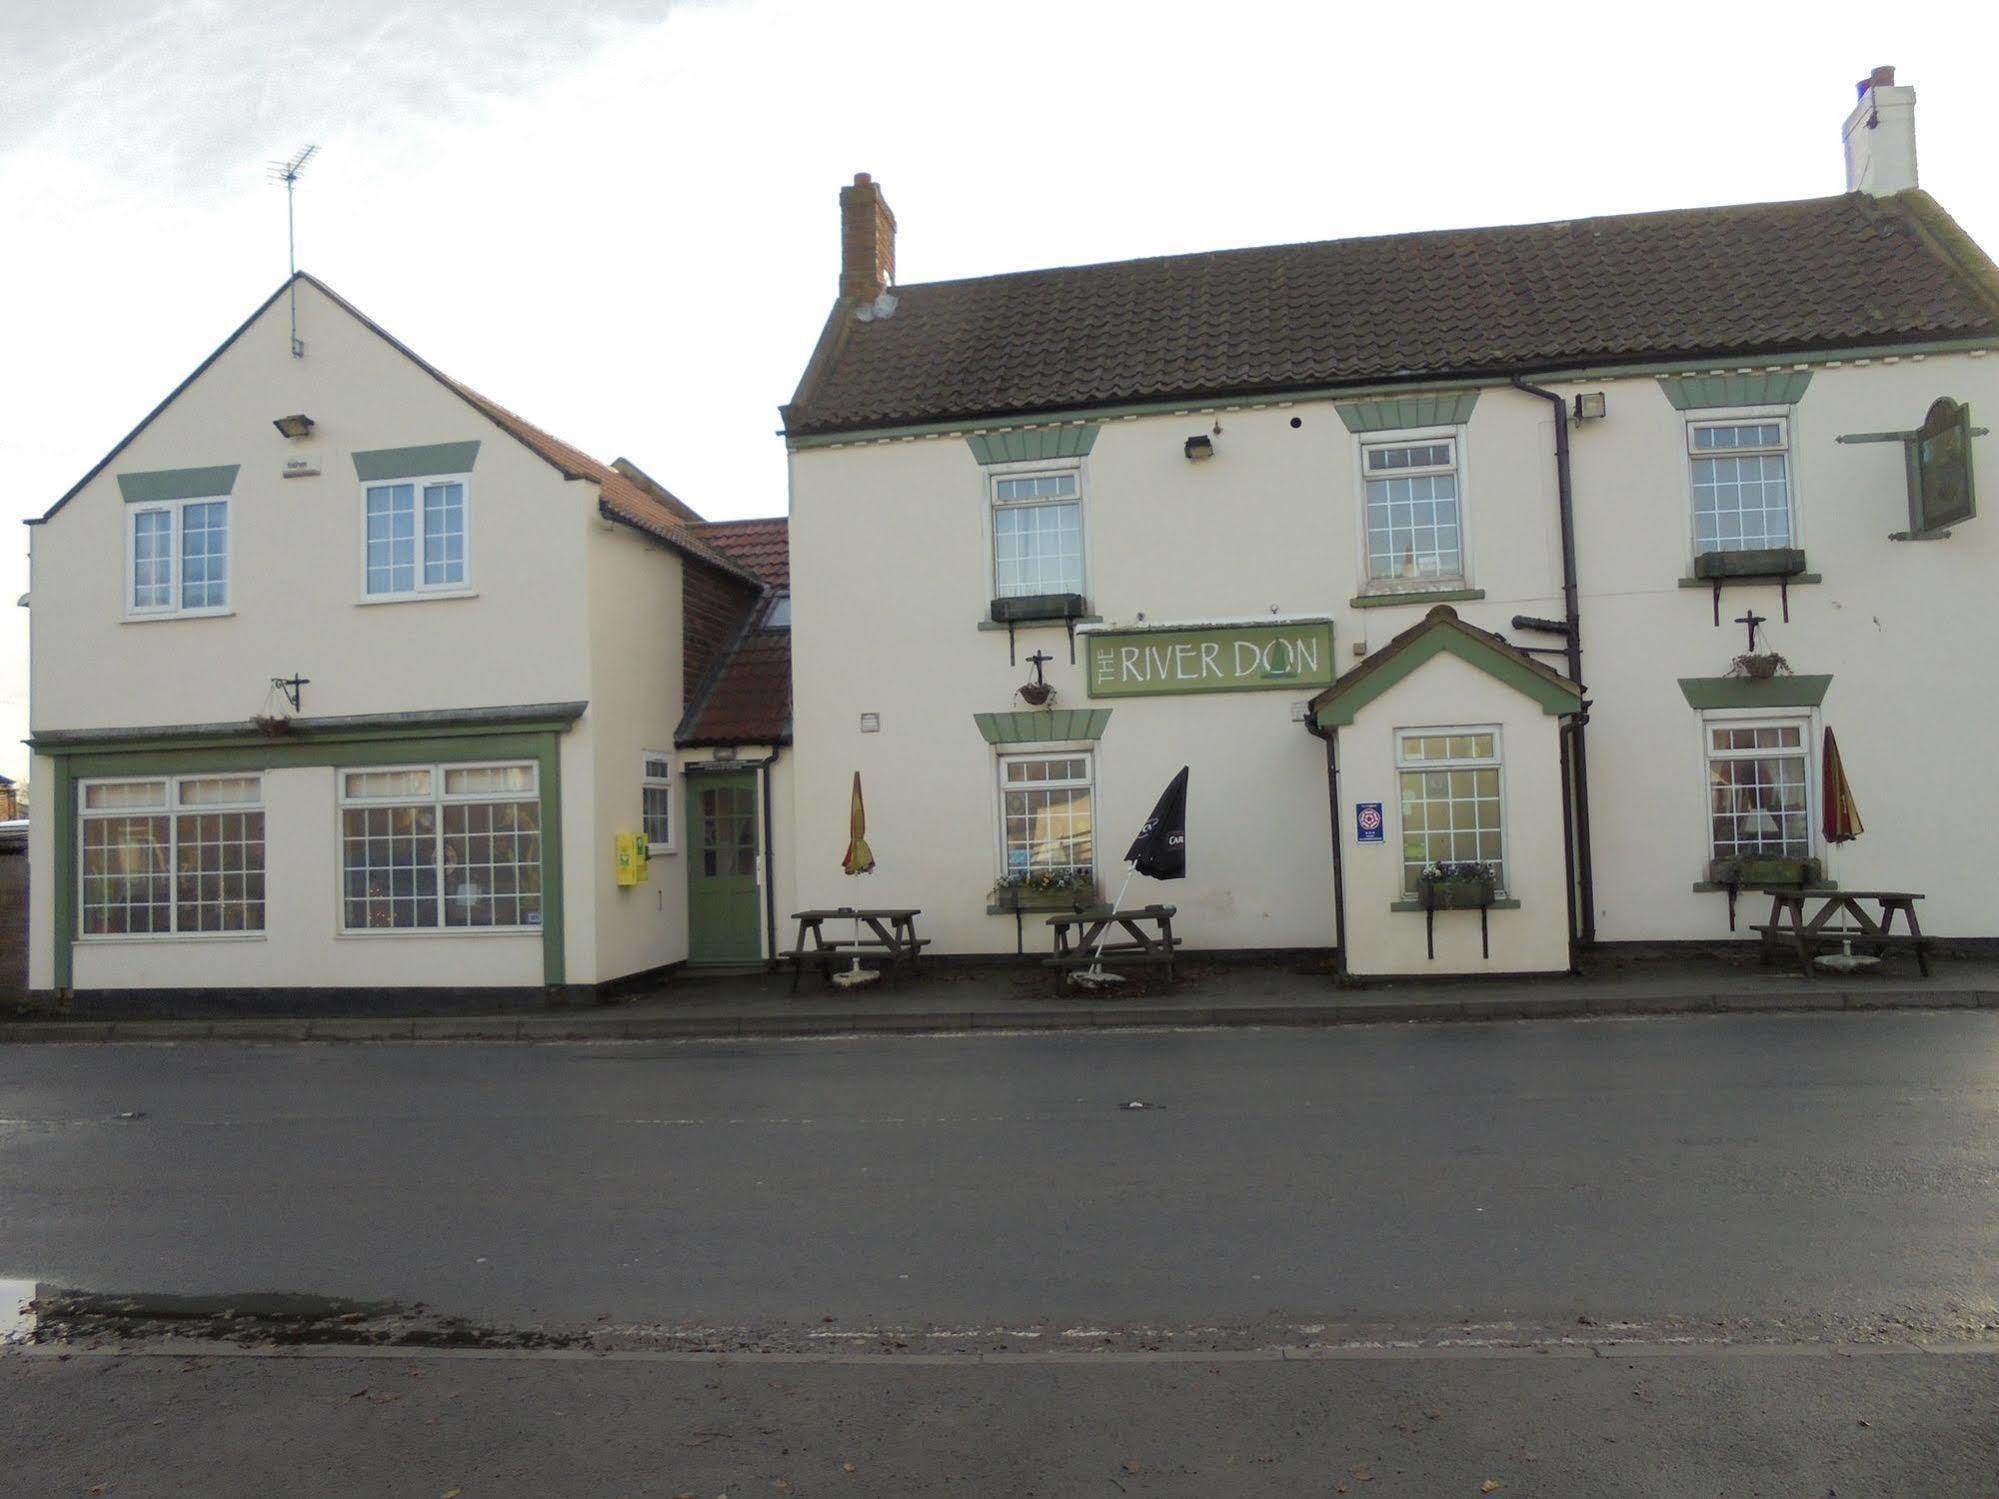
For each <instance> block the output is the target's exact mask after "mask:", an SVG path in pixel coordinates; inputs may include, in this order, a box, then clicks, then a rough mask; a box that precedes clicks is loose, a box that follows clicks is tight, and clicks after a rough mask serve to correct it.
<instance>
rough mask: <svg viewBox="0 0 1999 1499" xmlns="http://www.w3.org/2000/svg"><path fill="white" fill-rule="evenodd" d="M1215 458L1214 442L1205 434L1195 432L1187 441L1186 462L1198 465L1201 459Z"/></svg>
mask: <svg viewBox="0 0 1999 1499" xmlns="http://www.w3.org/2000/svg"><path fill="white" fill-rule="evenodd" d="M1214 456H1215V440H1214V439H1213V438H1212V437H1210V436H1208V434H1207V433H1205V432H1197V433H1195V434H1194V435H1193V436H1192V437H1190V438H1188V439H1187V461H1188V462H1189V463H1198V462H1199V461H1200V460H1201V459H1203V458H1212V457H1214Z"/></svg>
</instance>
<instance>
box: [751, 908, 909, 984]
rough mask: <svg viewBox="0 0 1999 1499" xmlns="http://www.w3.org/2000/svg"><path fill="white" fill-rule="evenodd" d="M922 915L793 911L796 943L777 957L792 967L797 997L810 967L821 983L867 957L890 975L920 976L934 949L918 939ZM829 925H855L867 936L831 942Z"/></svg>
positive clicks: (837, 936) (888, 910)
mask: <svg viewBox="0 0 1999 1499" xmlns="http://www.w3.org/2000/svg"><path fill="white" fill-rule="evenodd" d="M922 914H923V912H922V909H921V908H920V907H915V906H892V907H872V908H869V909H866V910H860V909H856V908H855V907H853V906H838V907H834V908H831V909H827V910H823V911H793V912H792V913H791V919H792V920H793V921H796V922H797V923H798V940H797V941H796V942H795V943H793V944H792V946H791V949H790V951H788V952H782V953H779V954H778V956H779V957H781V958H785V959H788V960H789V961H790V963H791V992H792V993H793V994H796V993H797V992H798V980H799V976H800V975H801V974H803V973H804V972H805V969H806V967H807V965H808V964H809V965H812V966H816V967H817V968H818V969H819V976H820V977H821V978H822V979H827V980H830V979H831V978H832V977H833V967H834V965H835V964H836V963H837V962H839V960H840V959H841V958H843V957H845V958H853V957H855V956H857V955H861V954H866V953H879V954H880V955H881V956H882V958H883V960H884V962H883V967H884V968H885V969H886V970H887V971H889V972H890V973H892V974H900V973H902V972H903V971H905V970H907V971H908V972H910V973H914V972H916V965H917V963H918V961H919V960H920V959H921V958H922V956H923V949H924V948H926V947H928V946H929V945H930V939H929V938H928V937H918V936H917V935H916V918H917V917H918V916H920V915H922ZM829 921H841V922H850V923H854V924H855V927H856V928H858V927H862V926H864V927H866V928H867V930H868V935H866V936H855V935H849V936H847V937H844V938H843V937H841V936H840V934H839V931H838V929H837V928H836V929H835V931H834V933H833V934H832V936H831V937H829V936H828V935H827V933H826V923H827V922H829Z"/></svg>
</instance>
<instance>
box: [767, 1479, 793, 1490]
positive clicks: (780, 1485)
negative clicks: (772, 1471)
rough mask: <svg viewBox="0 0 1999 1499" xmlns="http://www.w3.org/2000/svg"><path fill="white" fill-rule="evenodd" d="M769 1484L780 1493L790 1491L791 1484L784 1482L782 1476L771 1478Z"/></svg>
mask: <svg viewBox="0 0 1999 1499" xmlns="http://www.w3.org/2000/svg"><path fill="white" fill-rule="evenodd" d="M770 1486H771V1487H772V1488H774V1489H776V1490H777V1491H778V1492H779V1493H780V1494H789V1493H790V1492H791V1485H790V1484H788V1483H786V1482H785V1481H784V1480H783V1479H782V1478H773V1479H772V1480H771V1481H770Z"/></svg>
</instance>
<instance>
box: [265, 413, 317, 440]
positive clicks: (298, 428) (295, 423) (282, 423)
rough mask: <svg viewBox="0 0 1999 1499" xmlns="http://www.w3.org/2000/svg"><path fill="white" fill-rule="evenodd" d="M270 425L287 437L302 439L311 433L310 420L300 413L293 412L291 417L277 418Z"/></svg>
mask: <svg viewBox="0 0 1999 1499" xmlns="http://www.w3.org/2000/svg"><path fill="white" fill-rule="evenodd" d="M271 425H272V426H273V427H276V428H277V429H278V430H279V431H280V432H282V433H284V435H285V436H287V437H304V436H306V435H307V434H308V433H310V432H311V431H312V418H311V417H309V416H307V415H306V414H305V413H304V412H302V411H301V412H295V413H293V414H292V415H291V416H281V417H279V418H278V419H277V420H276V421H274V422H272V423H271Z"/></svg>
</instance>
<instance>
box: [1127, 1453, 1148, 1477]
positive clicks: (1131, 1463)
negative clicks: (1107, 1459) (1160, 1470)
mask: <svg viewBox="0 0 1999 1499" xmlns="http://www.w3.org/2000/svg"><path fill="white" fill-rule="evenodd" d="M1124 1470H1125V1472H1127V1473H1143V1472H1144V1471H1145V1464H1144V1463H1142V1462H1140V1461H1139V1460H1138V1459H1137V1458H1135V1457H1128V1458H1126V1459H1125V1462H1124Z"/></svg>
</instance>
